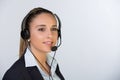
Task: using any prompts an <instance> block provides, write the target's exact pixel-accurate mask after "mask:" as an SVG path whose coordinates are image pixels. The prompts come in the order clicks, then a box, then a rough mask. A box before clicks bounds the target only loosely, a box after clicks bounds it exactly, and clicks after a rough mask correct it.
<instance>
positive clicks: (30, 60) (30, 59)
mask: <svg viewBox="0 0 120 80" xmlns="http://www.w3.org/2000/svg"><path fill="white" fill-rule="evenodd" d="M52 59H53V58H52V57H51V56H50V55H49V54H48V55H47V63H48V65H49V66H51V62H52ZM57 64H58V63H57V61H56V59H54V60H53V64H52V67H51V76H49V75H48V74H46V73H45V72H44V71H43V70H42V69H41V68H40V67H39V65H38V63H37V61H36V59H35V57H34V56H33V55H32V53H31V52H30V50H29V49H28V48H27V50H26V53H25V67H31V66H37V68H38V69H39V71H40V73H41V74H42V76H43V78H44V80H49V77H50V80H60V78H59V77H58V76H57V75H56V73H55V71H56V68H57Z"/></svg>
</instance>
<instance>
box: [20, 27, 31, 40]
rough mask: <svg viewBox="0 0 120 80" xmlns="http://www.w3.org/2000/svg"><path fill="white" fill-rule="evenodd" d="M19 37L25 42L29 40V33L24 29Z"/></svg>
mask: <svg viewBox="0 0 120 80" xmlns="http://www.w3.org/2000/svg"><path fill="white" fill-rule="evenodd" d="M21 37H22V38H23V39H24V40H27V39H29V38H30V32H29V30H28V29H24V30H22V31H21Z"/></svg>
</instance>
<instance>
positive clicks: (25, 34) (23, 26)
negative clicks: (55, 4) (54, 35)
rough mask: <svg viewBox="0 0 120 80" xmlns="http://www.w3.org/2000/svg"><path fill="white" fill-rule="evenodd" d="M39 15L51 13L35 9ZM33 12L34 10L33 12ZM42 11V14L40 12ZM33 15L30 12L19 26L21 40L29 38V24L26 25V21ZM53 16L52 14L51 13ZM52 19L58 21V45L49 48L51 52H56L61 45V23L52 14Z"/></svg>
mask: <svg viewBox="0 0 120 80" xmlns="http://www.w3.org/2000/svg"><path fill="white" fill-rule="evenodd" d="M40 10H41V13H44V12H47V13H52V12H51V11H48V10H46V9H43V8H37V11H40ZM34 11H35V10H34ZM42 11H43V12H42ZM41 13H38V14H41ZM32 14H33V11H30V12H29V13H28V14H27V15H26V16H25V17H24V19H23V21H22V24H21V37H22V39H23V40H28V39H29V38H30V31H29V24H28V22H27V21H28V20H29V19H30V16H31V15H32ZM52 14H53V13H52ZM53 15H54V17H55V18H56V20H57V21H58V40H60V41H59V44H57V46H53V47H52V48H51V50H52V51H56V50H57V48H58V47H59V46H60V45H61V43H62V41H61V21H60V18H59V17H58V16H57V15H56V14H53Z"/></svg>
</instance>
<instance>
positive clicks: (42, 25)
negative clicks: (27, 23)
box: [36, 24, 57, 27]
mask: <svg viewBox="0 0 120 80" xmlns="http://www.w3.org/2000/svg"><path fill="white" fill-rule="evenodd" d="M36 27H46V25H45V24H41V25H37V26H36ZM52 27H57V25H52Z"/></svg>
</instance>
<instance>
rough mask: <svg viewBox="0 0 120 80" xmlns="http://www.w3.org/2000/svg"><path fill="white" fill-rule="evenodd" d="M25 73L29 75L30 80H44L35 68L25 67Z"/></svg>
mask: <svg viewBox="0 0 120 80" xmlns="http://www.w3.org/2000/svg"><path fill="white" fill-rule="evenodd" d="M27 71H28V73H29V75H30V76H31V78H32V80H44V79H43V77H42V75H41V73H40V72H39V70H38V68H37V67H36V66H33V67H27Z"/></svg>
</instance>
